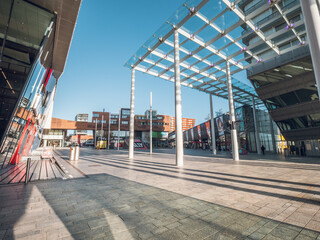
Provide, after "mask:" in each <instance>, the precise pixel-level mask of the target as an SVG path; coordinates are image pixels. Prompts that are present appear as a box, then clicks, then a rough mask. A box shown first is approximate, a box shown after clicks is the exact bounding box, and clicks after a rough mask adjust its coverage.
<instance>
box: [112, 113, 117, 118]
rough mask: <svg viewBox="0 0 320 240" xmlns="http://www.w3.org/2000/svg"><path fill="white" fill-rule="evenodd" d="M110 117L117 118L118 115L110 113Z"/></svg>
mask: <svg viewBox="0 0 320 240" xmlns="http://www.w3.org/2000/svg"><path fill="white" fill-rule="evenodd" d="M111 118H119V115H115V114H113V115H111Z"/></svg>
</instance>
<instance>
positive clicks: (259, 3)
mask: <svg viewBox="0 0 320 240" xmlns="http://www.w3.org/2000/svg"><path fill="white" fill-rule="evenodd" d="M265 2H266V1H263V0H254V1H252V0H243V1H241V2H240V3H239V6H241V8H242V10H243V11H244V13H245V14H246V15H249V14H250V15H255V16H254V17H253V18H252V20H253V22H254V23H255V25H256V26H258V27H259V29H261V31H263V32H264V33H265V34H266V37H267V39H268V40H270V41H271V42H273V43H274V44H276V45H278V46H280V50H283V51H284V52H285V53H284V54H281V55H280V56H276V57H274V58H271V59H268V60H266V61H264V62H263V63H261V64H259V65H254V66H253V67H251V68H249V69H248V70H247V74H248V78H249V79H250V80H251V82H252V84H253V86H254V87H255V89H256V92H257V94H258V95H259V97H260V98H261V100H263V101H264V103H265V105H266V107H267V109H268V111H269V113H270V116H271V117H272V119H273V120H274V121H275V122H276V124H277V125H278V127H279V129H280V130H281V133H282V135H283V137H284V138H285V139H286V140H287V141H288V142H289V144H290V145H295V147H297V148H302V149H303V148H304V149H306V151H307V152H308V153H309V155H313V156H320V145H319V142H320V102H319V95H318V91H317V87H316V81H315V74H314V69H313V65H312V61H311V54H310V49H309V45H307V46H304V45H303V44H301V41H300V40H302V43H303V42H306V41H308V39H307V36H306V29H305V25H304V24H303V23H304V21H303V15H302V10H301V6H300V0H285V1H280V2H279V3H277V5H276V4H275V3H274V1H269V2H270V6H269V7H266V3H265ZM277 7H279V8H280V9H281V12H282V14H281V13H280V11H279V10H278V9H277ZM315 7H317V6H315ZM283 16H285V17H286V18H287V20H288V22H286V21H285V18H284V17H283ZM250 31H251V30H250V29H244V31H243V32H242V35H243V36H245V37H244V38H243V43H244V44H246V45H247V46H248V47H249V46H250V48H251V51H252V52H253V53H255V54H259V55H260V56H261V57H262V59H264V58H268V56H269V55H270V54H271V52H270V49H268V48H267V46H266V44H265V43H263V42H261V41H260V42H259V41H258V40H259V39H258V38H257V36H256V35H255V34H252V33H251V32H250ZM299 45H300V47H299V48H296V46H299ZM252 46H254V47H253V48H252ZM271 51H272V50H271ZM248 61H249V62H250V63H251V62H252V61H255V59H252V58H248Z"/></svg>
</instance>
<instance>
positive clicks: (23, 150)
mask: <svg viewBox="0 0 320 240" xmlns="http://www.w3.org/2000/svg"><path fill="white" fill-rule="evenodd" d="M0 15H1V18H0V38H1V39H0V40H1V55H0V56H1V59H0V71H1V74H0V78H1V79H0V100H1V101H0V126H1V127H0V141H1V142H0V144H1V145H0V153H1V154H0V168H3V167H5V166H6V165H8V164H10V163H11V164H17V163H19V161H20V160H21V157H22V156H24V155H27V154H28V153H29V152H30V151H31V150H32V149H33V148H35V147H36V146H37V144H39V139H40V134H41V124H43V122H44V118H45V116H44V115H45V108H46V106H47V105H48V103H49V102H50V101H52V100H53V96H54V92H55V91H54V89H55V85H56V79H55V78H54V77H53V76H52V72H53V70H52V69H51V68H50V66H51V61H52V50H53V38H54V37H53V36H54V34H52V32H54V30H53V29H54V20H55V16H54V15H53V14H52V13H50V12H47V11H45V10H43V9H41V8H39V7H37V6H35V5H33V4H30V3H28V2H25V1H22V0H15V1H0ZM44 62H46V65H48V66H49V67H48V66H46V68H45V67H44Z"/></svg>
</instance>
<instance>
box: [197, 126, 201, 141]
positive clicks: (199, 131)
mask: <svg viewBox="0 0 320 240" xmlns="http://www.w3.org/2000/svg"><path fill="white" fill-rule="evenodd" d="M197 133H198V138H199V140H201V128H200V125H198V126H197Z"/></svg>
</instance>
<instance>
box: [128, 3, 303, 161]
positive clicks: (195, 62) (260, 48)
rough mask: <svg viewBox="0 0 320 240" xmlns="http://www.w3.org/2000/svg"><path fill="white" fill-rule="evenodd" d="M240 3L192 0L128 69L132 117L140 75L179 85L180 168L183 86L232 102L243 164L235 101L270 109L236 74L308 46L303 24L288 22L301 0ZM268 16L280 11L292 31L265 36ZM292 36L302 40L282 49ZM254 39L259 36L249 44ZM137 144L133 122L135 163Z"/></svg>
mask: <svg viewBox="0 0 320 240" xmlns="http://www.w3.org/2000/svg"><path fill="white" fill-rule="evenodd" d="M240 2H242V1H239V0H233V1H230V0H188V1H187V2H186V3H184V4H183V5H182V6H181V7H180V8H179V9H178V10H177V11H176V12H175V13H174V15H173V16H172V17H171V18H169V20H168V21H166V23H164V24H163V25H162V26H161V27H160V29H158V30H157V31H156V32H155V33H154V34H153V36H152V37H151V38H150V39H149V40H147V42H146V43H145V44H144V45H143V46H142V47H140V48H139V49H138V51H137V52H136V54H134V55H133V56H132V57H131V58H130V59H129V60H128V61H127V63H126V64H125V66H126V67H128V68H130V69H131V70H132V88H131V112H130V116H131V115H132V116H133V114H134V71H135V70H138V71H141V72H144V73H148V74H150V75H153V76H155V77H160V78H162V79H165V80H168V81H171V82H174V83H175V115H176V118H175V119H176V123H175V124H176V147H177V148H176V165H177V166H179V167H182V166H183V137H182V125H181V119H182V111H181V85H184V86H187V87H190V88H193V89H196V90H199V91H202V92H205V93H208V94H209V95H210V96H211V95H215V96H218V97H222V98H225V99H228V101H229V110H230V111H229V112H230V124H231V126H232V132H231V133H232V134H231V141H232V149H233V159H234V160H239V153H238V141H237V133H236V128H235V124H236V121H235V110H234V102H237V103H240V104H250V105H252V104H255V106H259V105H262V106H264V102H263V101H261V100H260V99H259V98H258V97H257V95H256V92H255V90H254V89H253V88H252V87H250V86H248V85H246V84H244V83H242V82H240V81H238V80H236V79H232V75H233V74H235V73H238V72H241V71H243V70H245V69H248V68H250V67H253V66H255V65H257V64H261V63H263V62H264V61H266V60H268V59H272V58H274V57H275V56H277V55H281V54H283V53H286V52H288V51H293V50H295V49H296V48H299V47H300V46H303V45H305V44H306V43H305V42H304V41H303V38H304V36H305V32H306V31H305V28H304V22H303V20H302V19H301V20H299V21H298V22H296V23H292V22H291V21H289V19H288V18H287V13H288V12H289V11H291V10H293V9H295V10H296V9H297V7H296V5H297V4H299V3H300V2H298V0H294V2H293V3H294V4H292V3H290V4H288V6H284V7H283V8H281V7H280V3H281V2H282V0H268V1H267V0H262V1H260V2H258V3H257V4H255V5H254V6H252V7H250V8H249V9H244V11H245V13H244V12H243V11H242V10H241V8H240V7H239V6H238V4H239V3H240ZM290 5H291V6H290ZM299 7H300V6H299ZM272 9H273V10H275V11H272ZM264 12H266V13H268V12H269V13H270V16H273V14H274V12H277V14H279V15H280V16H281V18H283V20H284V22H285V23H286V24H287V26H286V27H285V28H284V29H281V30H279V29H278V30H277V31H265V30H267V28H265V26H266V25H263V24H266V22H263V23H261V21H258V20H259V19H257V18H256V17H257V16H259V15H261V14H262V13H264ZM270 16H269V17H270ZM269 17H268V18H269ZM267 22H268V21H267ZM260 24H261V26H259V25H260ZM268 30H269V29H268ZM271 30H273V29H271ZM287 32H289V33H293V35H294V38H296V39H297V41H292V42H289V43H290V45H291V47H286V48H281V47H282V45H281V44H283V41H281V39H283V36H282V35H284V36H285V38H286V39H288V40H292V37H291V36H288V35H290V34H288V33H287ZM251 34H254V35H255V37H251V38H250V41H249V40H248V39H247V40H246V38H247V37H249V36H250V35H251ZM279 38H280V41H279ZM241 41H242V42H243V43H242V42H241ZM245 41H248V43H246V44H244V42H245ZM247 45H248V46H247ZM181 77H183V78H182V79H181ZM255 106H254V107H255ZM131 120H133V119H131ZM133 139H134V127H133V123H130V146H129V158H130V159H133Z"/></svg>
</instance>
